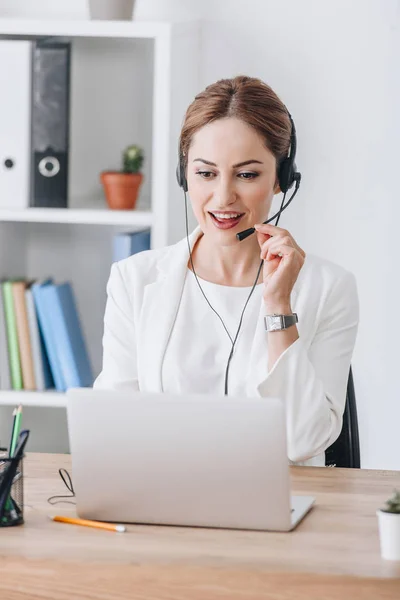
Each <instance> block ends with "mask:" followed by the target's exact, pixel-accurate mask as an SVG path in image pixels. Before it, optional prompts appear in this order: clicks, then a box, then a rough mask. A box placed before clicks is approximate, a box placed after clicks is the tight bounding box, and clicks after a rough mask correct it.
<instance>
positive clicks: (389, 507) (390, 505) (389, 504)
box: [382, 490, 400, 515]
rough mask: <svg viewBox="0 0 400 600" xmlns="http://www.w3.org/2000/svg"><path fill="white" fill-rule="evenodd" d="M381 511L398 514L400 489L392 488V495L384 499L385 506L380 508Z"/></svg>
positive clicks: (399, 509) (399, 513)
mask: <svg viewBox="0 0 400 600" xmlns="http://www.w3.org/2000/svg"><path fill="white" fill-rule="evenodd" d="M382 511H383V512H388V513H395V514H398V515H400V491H399V490H394V492H393V496H391V498H389V500H386V504H385V508H382Z"/></svg>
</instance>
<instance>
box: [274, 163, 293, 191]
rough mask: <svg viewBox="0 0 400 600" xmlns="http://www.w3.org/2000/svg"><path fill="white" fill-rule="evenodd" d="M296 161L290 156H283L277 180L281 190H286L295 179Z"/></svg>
mask: <svg viewBox="0 0 400 600" xmlns="http://www.w3.org/2000/svg"><path fill="white" fill-rule="evenodd" d="M295 173H296V163H293V161H292V159H291V158H290V157H288V158H284V159H283V161H282V162H281V165H280V167H279V171H278V181H279V187H280V190H281V192H283V193H285V192H287V191H288V190H289V189H290V188H291V187H292V185H293V184H294V182H295V181H296V177H295Z"/></svg>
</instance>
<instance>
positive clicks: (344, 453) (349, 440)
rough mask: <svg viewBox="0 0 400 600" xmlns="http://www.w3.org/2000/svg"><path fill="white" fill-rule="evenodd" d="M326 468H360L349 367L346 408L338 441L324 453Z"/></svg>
mask: <svg viewBox="0 0 400 600" xmlns="http://www.w3.org/2000/svg"><path fill="white" fill-rule="evenodd" d="M325 464H326V465H327V466H336V467H347V468H350V469H359V468H360V441H359V437H358V419H357V406H356V395H355V391H354V381H353V373H352V370H351V367H350V371H349V379H348V381H347V394H346V406H345V409H344V414H343V426H342V431H341V432H340V435H339V437H338V439H337V440H336V441H335V442H334V443H333V444H332V445H331V446H329V448H328V449H327V450H326V451H325Z"/></svg>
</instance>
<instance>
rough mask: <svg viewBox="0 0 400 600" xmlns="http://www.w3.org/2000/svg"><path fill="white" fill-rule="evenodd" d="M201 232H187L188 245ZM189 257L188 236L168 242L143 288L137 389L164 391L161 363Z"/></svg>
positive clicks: (179, 298)
mask: <svg viewBox="0 0 400 600" xmlns="http://www.w3.org/2000/svg"><path fill="white" fill-rule="evenodd" d="M200 234H201V230H200V228H199V227H197V228H196V229H195V230H194V231H193V232H192V233H191V234H190V236H189V242H190V245H191V248H193V245H194V243H195V242H196V240H197V238H198V237H199V236H200ZM188 259H189V251H188V247H187V240H186V238H184V239H183V240H181V241H180V242H178V243H177V244H175V245H174V246H171V247H170V248H169V249H168V251H167V252H166V254H165V255H164V256H163V257H162V258H161V259H160V261H159V263H158V265H157V268H158V278H157V280H156V281H155V282H153V283H151V284H149V285H147V286H146V287H145V289H144V296H143V304H142V310H141V315H140V319H139V330H138V332H137V339H138V373H139V387H140V389H143V390H146V391H154V392H162V391H163V389H162V377H161V375H162V363H163V359H164V354H165V350H166V348H167V344H168V340H169V337H170V335H171V331H172V327H173V324H174V321H175V318H176V314H177V312H178V308H179V303H180V300H181V297H182V291H183V286H184V282H185V277H186V273H187V263H188Z"/></svg>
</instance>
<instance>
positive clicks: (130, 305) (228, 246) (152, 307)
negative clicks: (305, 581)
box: [95, 77, 358, 465]
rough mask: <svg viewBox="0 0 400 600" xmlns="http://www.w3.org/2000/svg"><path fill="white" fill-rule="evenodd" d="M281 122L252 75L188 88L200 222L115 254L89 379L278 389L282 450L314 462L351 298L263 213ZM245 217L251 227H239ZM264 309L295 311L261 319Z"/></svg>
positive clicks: (350, 341)
mask: <svg viewBox="0 0 400 600" xmlns="http://www.w3.org/2000/svg"><path fill="white" fill-rule="evenodd" d="M291 133H292V125H291V120H290V117H289V115H288V112H287V110H286V108H285V106H284V104H283V103H282V102H281V101H280V99H279V98H278V97H277V95H276V94H275V93H274V92H273V91H272V89H271V88H270V87H269V86H267V85H266V84H264V83H263V82H261V81H260V80H258V79H254V78H249V77H236V78H234V79H228V80H221V81H218V82H217V83H215V84H213V85H210V86H209V87H207V88H206V89H205V90H204V91H203V92H202V93H201V94H199V95H198V96H196V98H195V100H194V101H193V103H192V104H191V105H190V106H189V108H188V110H187V113H186V116H185V121H184V124H183V128H182V132H181V137H180V157H181V163H182V169H183V171H184V177H185V178H186V180H187V187H188V192H189V196H190V200H191V202H192V207H193V211H194V214H195V216H196V218H197V221H198V225H199V226H198V227H197V228H196V230H195V231H194V232H192V234H191V235H190V237H189V238H188V240H187V239H186V238H185V239H183V240H182V241H180V242H178V243H177V244H175V245H173V246H169V247H167V248H160V249H155V250H150V251H147V252H142V253H140V254H136V255H134V256H132V257H130V258H128V259H126V260H123V261H121V262H119V263H116V264H114V265H113V267H112V270H111V275H110V279H109V282H108V287H107V292H108V300H107V307H106V312H105V319H104V337H103V350H104V356H103V370H102V372H101V374H100V375H99V377H98V378H97V380H96V382H95V387H96V388H100V387H101V388H108V389H116V390H120V389H132V390H142V391H158V392H161V391H163V392H171V393H182V394H184V393H189V392H192V393H206V394H207V393H212V394H220V395H222V394H223V393H224V391H225V392H227V389H228V393H229V394H230V395H234V396H242V397H243V396H248V397H251V396H262V397H268V396H277V397H280V398H282V399H283V401H284V403H285V407H286V415H287V417H286V418H287V436H288V455H289V459H290V460H291V461H293V462H297V463H300V464H308V465H324V464H325V455H324V451H325V449H326V448H327V447H328V446H330V445H331V444H332V443H333V442H334V440H335V439H336V438H337V437H338V435H339V433H340V430H341V426H342V415H343V410H344V405H345V397H346V386H347V378H348V374H349V367H350V361H351V357H352V352H353V348H354V344H355V339H356V332H357V327H358V297H357V289H356V283H355V278H354V276H353V275H352V274H351V273H350V272H349V271H347V270H346V269H344V268H342V267H340V266H338V265H335V264H333V263H331V262H329V261H326V260H323V259H321V258H318V257H316V256H311V255H307V256H306V254H305V252H304V250H303V249H302V248H300V247H299V245H298V244H297V243H296V241H295V239H294V238H293V236H292V235H291V234H290V233H289V232H288V231H286V230H285V229H282V228H281V227H277V226H274V225H272V224H266V225H263V224H262V222H263V221H265V220H267V217H268V214H269V211H270V208H271V203H272V200H273V196H274V194H277V193H279V192H280V189H279V181H278V176H277V174H278V173H279V166H280V164H281V162H282V160H284V159H285V158H286V157H288V155H289V153H290V142H291ZM185 198H186V196H185ZM254 225H256V235H250V236H249V237H247V238H246V239H244V240H243V241H239V240H238V239H237V237H236V234H237V233H239V232H240V231H243V230H245V229H247V228H250V227H253V226H254ZM188 242H189V247H190V248H191V253H189V249H188ZM260 259H261V262H260ZM261 267H262V268H261ZM244 307H245V310H244ZM243 311H244V312H243ZM274 314H278V315H287V316H288V315H289V316H290V315H293V314H297V319H298V322H297V323H296V322H294V323H293V324H291V325H290V326H288V327H287V328H286V329H281V330H277V331H273V330H268V331H266V329H265V326H264V317H265V316H266V315H274ZM241 319H242V322H241V328H240V329H239V333H238V326H239V322H240V321H241ZM289 320H290V319H289ZM291 320H292V321H296V319H295V318H294V317H293V318H292V319H291ZM236 336H237V339H236V340H235V337H236ZM233 342H235V345H234V351H233V353H231V350H232V344H233ZM231 354H232V356H230V355H231ZM228 357H230V358H231V360H230V364H229V370H228V368H227V367H228Z"/></svg>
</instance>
